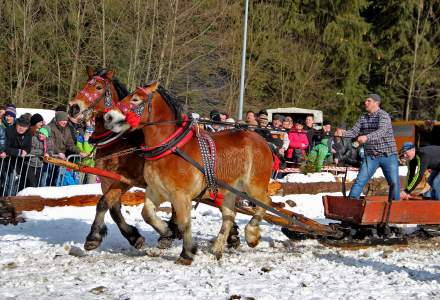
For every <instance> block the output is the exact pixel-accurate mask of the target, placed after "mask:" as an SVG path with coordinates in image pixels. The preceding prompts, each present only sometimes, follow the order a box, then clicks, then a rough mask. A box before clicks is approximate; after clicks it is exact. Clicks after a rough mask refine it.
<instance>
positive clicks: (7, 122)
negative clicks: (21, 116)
mask: <svg viewBox="0 0 440 300" xmlns="http://www.w3.org/2000/svg"><path fill="white" fill-rule="evenodd" d="M5 108H6V109H5V114H4V117H3V118H2V120H1V122H0V127H3V128H8V127H13V126H14V124H15V118H16V116H17V109H16V108H15V105H14V104H8V105H6V107H5Z"/></svg>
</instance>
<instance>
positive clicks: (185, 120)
mask: <svg viewBox="0 0 440 300" xmlns="http://www.w3.org/2000/svg"><path fill="white" fill-rule="evenodd" d="M187 124H188V116H186V115H183V120H182V126H180V127H179V128H178V129H177V130H176V131H175V132H174V133H173V134H172V135H170V136H169V137H168V138H166V139H165V140H163V141H162V142H161V143H160V144H158V145H156V146H153V147H145V146H141V151H146V152H147V151H153V150H155V149H157V148H159V147H161V146H162V145H164V144H166V143H168V142H169V141H171V140H173V139H175V138H176V137H178V136H180V135H181V134H182V132H183V131H184V130H185V127H186V125H187ZM193 135H194V128H191V130H189V131H188V133H187V134H186V136H185V137H183V138H182V139H181V141H180V142H178V143H177V144H176V145H175V146H174V147H172V148H170V149H168V150H166V151H164V152H162V153H160V154H159V155H156V156H153V157H144V158H145V159H146V160H158V159H160V158H162V157H164V156H167V155H169V154H171V153H173V152H174V150H175V149H176V148H180V147H182V146H183V145H185V144H186V143H187V142H189V140H190V139H191V138H192V137H193Z"/></svg>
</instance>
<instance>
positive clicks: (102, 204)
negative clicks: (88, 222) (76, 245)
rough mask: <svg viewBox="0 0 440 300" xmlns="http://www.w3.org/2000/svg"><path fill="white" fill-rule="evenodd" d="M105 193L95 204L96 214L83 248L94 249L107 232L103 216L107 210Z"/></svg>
mask: <svg viewBox="0 0 440 300" xmlns="http://www.w3.org/2000/svg"><path fill="white" fill-rule="evenodd" d="M108 208H109V207H108V204H107V199H106V195H103V196H102V197H101V198H100V199H99V202H98V203H97V205H96V215H95V220H94V221H93V224H92V227H91V228H90V233H89V234H88V235H87V238H86V242H85V243H84V249H86V250H94V249H96V248H98V247H99V245H101V242H102V238H103V237H104V236H105V235H106V234H107V226H105V223H104V216H105V214H106V212H107V210H108Z"/></svg>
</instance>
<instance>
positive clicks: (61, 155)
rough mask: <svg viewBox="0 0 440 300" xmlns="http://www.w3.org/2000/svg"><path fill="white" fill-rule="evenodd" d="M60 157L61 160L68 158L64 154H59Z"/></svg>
mask: <svg viewBox="0 0 440 300" xmlns="http://www.w3.org/2000/svg"><path fill="white" fill-rule="evenodd" d="M58 156H59V157H60V158H61V159H64V160H65V159H66V156H65V155H64V153H58Z"/></svg>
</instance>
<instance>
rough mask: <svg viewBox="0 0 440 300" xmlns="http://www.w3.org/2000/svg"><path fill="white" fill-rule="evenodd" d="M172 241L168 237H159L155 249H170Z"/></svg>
mask: <svg viewBox="0 0 440 300" xmlns="http://www.w3.org/2000/svg"><path fill="white" fill-rule="evenodd" d="M172 243H173V239H172V238H169V237H160V238H159V240H158V244H157V247H158V248H159V249H168V248H170V247H171V245H172Z"/></svg>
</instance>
